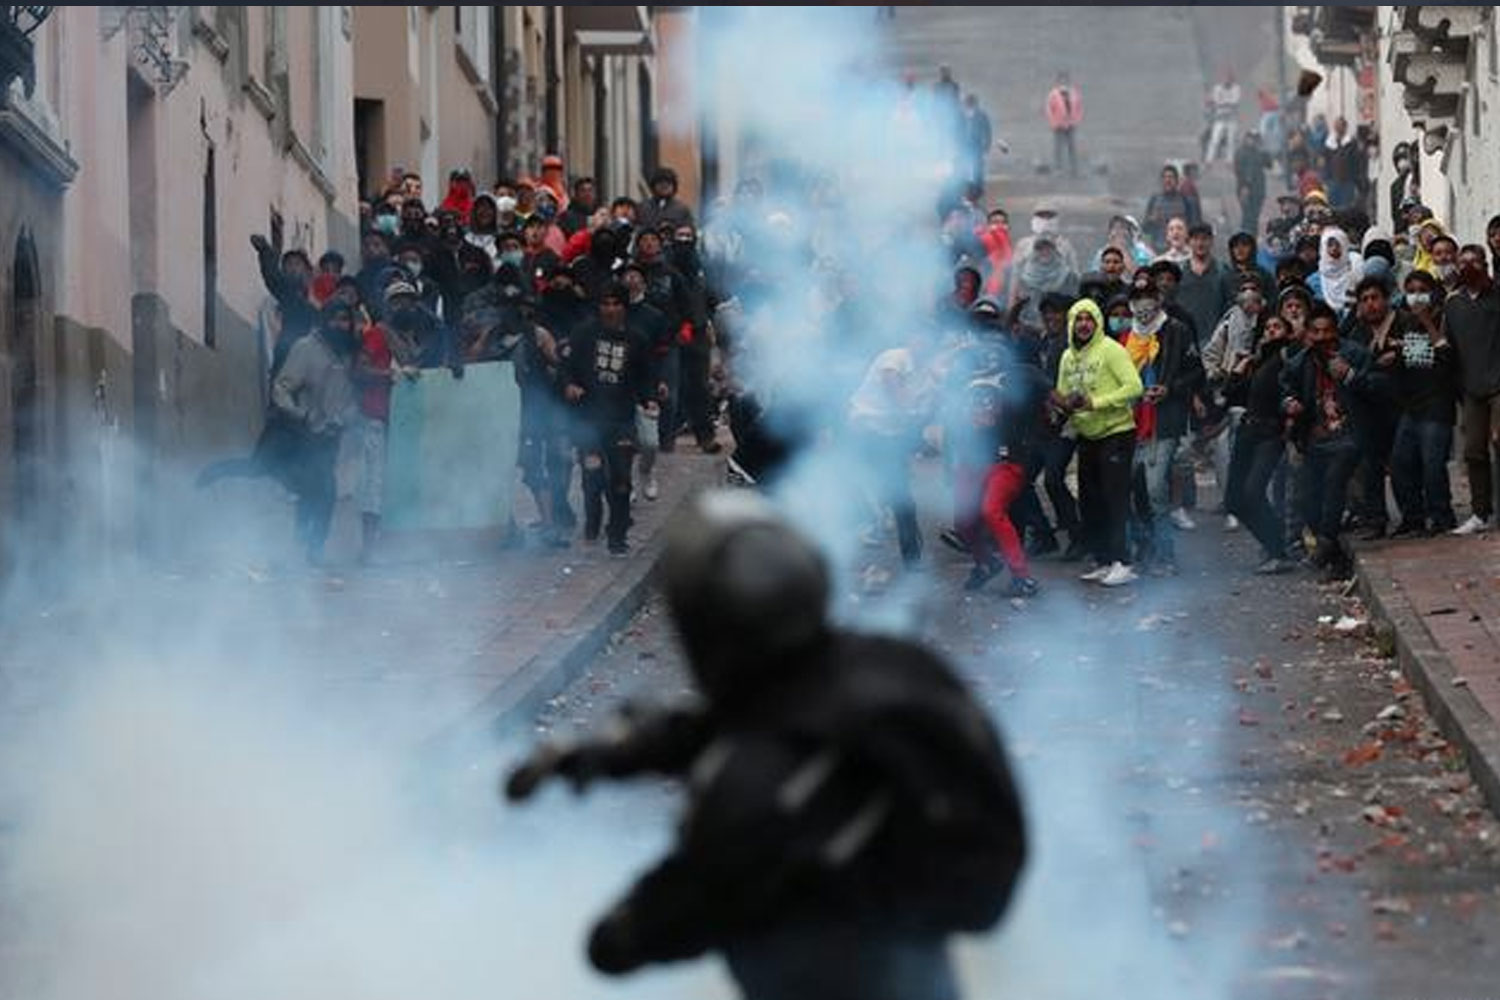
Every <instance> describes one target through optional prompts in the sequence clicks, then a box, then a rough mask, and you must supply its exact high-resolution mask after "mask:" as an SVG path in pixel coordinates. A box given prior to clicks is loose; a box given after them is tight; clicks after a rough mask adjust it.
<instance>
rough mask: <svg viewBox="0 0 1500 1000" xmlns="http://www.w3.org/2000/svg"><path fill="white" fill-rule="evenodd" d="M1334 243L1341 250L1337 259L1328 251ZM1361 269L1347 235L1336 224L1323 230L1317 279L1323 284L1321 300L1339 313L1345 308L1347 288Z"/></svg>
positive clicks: (1355, 279) (1351, 285) (1346, 306)
mask: <svg viewBox="0 0 1500 1000" xmlns="http://www.w3.org/2000/svg"><path fill="white" fill-rule="evenodd" d="M1334 243H1337V244H1338V245H1339V249H1340V250H1342V251H1343V253H1342V254H1341V255H1340V256H1339V259H1338V260H1334V259H1333V258H1332V257H1331V256H1329V253H1328V248H1329V246H1330V245H1331V244H1334ZM1361 270H1362V268H1361V261H1360V257H1359V254H1357V253H1355V252H1354V251H1352V250H1350V249H1349V237H1348V236H1346V235H1345V234H1344V231H1343V230H1342V229H1340V228H1339V227H1337V226H1329V227H1328V228H1327V229H1325V230H1323V236H1322V240H1321V242H1320V244H1319V247H1318V280H1319V281H1321V282H1322V285H1323V301H1324V302H1326V303H1328V304H1329V305H1330V306H1332V307H1333V308H1334V309H1335V310H1337V311H1338V312H1340V313H1342V312H1343V311H1344V310H1345V309H1347V308H1348V305H1349V303H1348V294H1349V289H1351V288H1353V287H1354V283H1355V282H1356V281H1358V280H1359V274H1360V273H1361Z"/></svg>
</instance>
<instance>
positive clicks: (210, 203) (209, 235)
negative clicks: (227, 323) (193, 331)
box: [203, 143, 219, 347]
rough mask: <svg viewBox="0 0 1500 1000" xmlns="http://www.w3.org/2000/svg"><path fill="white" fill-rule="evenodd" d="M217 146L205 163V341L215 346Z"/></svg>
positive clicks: (216, 303)
mask: <svg viewBox="0 0 1500 1000" xmlns="http://www.w3.org/2000/svg"><path fill="white" fill-rule="evenodd" d="M217 189H218V178H217V177H216V176H215V164H214V147H213V143H209V146H208V158H207V161H206V162H205V163H204V165H203V344H204V346H205V347H213V346H214V344H215V342H216V341H217V340H218V332H219V322H218V320H219V308H218V307H219V204H218V191H217Z"/></svg>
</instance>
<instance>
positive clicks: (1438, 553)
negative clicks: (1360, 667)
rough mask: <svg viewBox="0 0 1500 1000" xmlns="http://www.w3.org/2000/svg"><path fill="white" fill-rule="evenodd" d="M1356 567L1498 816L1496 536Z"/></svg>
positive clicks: (1400, 550) (1398, 552)
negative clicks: (1496, 809)
mask: <svg viewBox="0 0 1500 1000" xmlns="http://www.w3.org/2000/svg"><path fill="white" fill-rule="evenodd" d="M1355 567H1356V575H1357V578H1358V581H1359V584H1360V588H1361V590H1362V592H1363V594H1364V596H1365V598H1366V600H1367V602H1368V603H1369V606H1370V608H1371V610H1372V611H1373V612H1374V614H1375V615H1376V616H1377V617H1379V618H1381V619H1383V620H1384V621H1385V622H1387V623H1388V624H1389V625H1390V626H1391V628H1392V629H1393V631H1394V634H1395V640H1396V649H1397V653H1398V655H1399V656H1400V658H1401V663H1402V666H1403V667H1404V668H1405V669H1406V670H1407V672H1408V673H1409V674H1410V676H1411V678H1412V681H1413V683H1414V684H1415V685H1416V686H1417V687H1418V688H1419V689H1420V690H1421V691H1422V693H1423V694H1424V695H1425V696H1426V698H1427V703H1428V705H1429V706H1430V707H1431V709H1432V713H1433V716H1434V717H1435V718H1436V719H1437V721H1438V724H1439V725H1440V726H1442V728H1443V729H1444V731H1445V735H1446V736H1447V737H1448V738H1449V739H1450V740H1452V741H1453V742H1454V743H1456V744H1457V745H1459V746H1461V747H1462V748H1463V749H1464V752H1465V754H1466V755H1467V756H1468V759H1469V765H1470V767H1471V768H1472V769H1473V773H1474V777H1475V779H1476V780H1477V781H1478V782H1479V783H1480V785H1481V787H1482V788H1483V789H1484V792H1485V795H1486V797H1487V798H1488V799H1489V802H1490V805H1491V807H1492V808H1497V807H1500V721H1497V720H1500V536H1497V535H1494V534H1490V535H1484V536H1479V537H1473V538H1452V537H1440V538H1431V539H1424V540H1420V541H1408V542H1383V543H1379V544H1374V545H1368V546H1361V547H1360V548H1359V550H1358V553H1357V555H1356V560H1355Z"/></svg>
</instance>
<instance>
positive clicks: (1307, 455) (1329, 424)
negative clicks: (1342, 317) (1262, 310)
mask: <svg viewBox="0 0 1500 1000" xmlns="http://www.w3.org/2000/svg"><path fill="white" fill-rule="evenodd" d="M1369 367H1370V355H1369V352H1368V351H1366V350H1365V349H1364V347H1362V346H1361V345H1359V344H1357V343H1355V342H1354V341H1351V340H1344V341H1340V339H1339V317H1338V313H1336V312H1334V310H1333V308H1332V307H1331V306H1329V305H1328V304H1327V303H1326V302H1317V303H1314V305H1313V307H1312V310H1311V312H1310V314H1309V318H1308V338H1307V346H1306V347H1305V348H1304V349H1303V350H1301V351H1300V352H1298V353H1297V354H1295V355H1293V356H1292V357H1290V358H1288V360H1287V363H1286V367H1285V368H1284V369H1283V371H1282V379H1281V382H1282V392H1283V399H1282V412H1284V413H1285V414H1286V415H1287V416H1288V417H1289V418H1291V422H1292V435H1293V437H1294V439H1295V440H1297V441H1298V442H1299V444H1300V447H1301V449H1302V454H1303V462H1302V474H1301V480H1302V481H1301V487H1300V490H1299V493H1300V494H1301V498H1302V504H1303V508H1304V509H1303V517H1304V518H1305V519H1306V521H1307V524H1308V526H1309V527H1310V528H1311V529H1312V531H1313V534H1314V536H1315V539H1316V544H1315V550H1314V553H1313V556H1312V565H1313V566H1315V567H1317V568H1320V569H1325V570H1327V571H1328V574H1329V576H1330V578H1333V579H1344V578H1346V577H1347V576H1348V574H1349V573H1350V571H1351V570H1352V568H1353V567H1352V564H1351V562H1350V557H1349V553H1348V552H1347V550H1345V549H1344V547H1343V545H1342V543H1341V542H1340V541H1339V532H1340V531H1341V529H1342V527H1343V523H1344V508H1345V504H1346V502H1347V500H1348V496H1349V483H1350V482H1351V480H1352V479H1353V478H1354V470H1355V467H1356V466H1357V465H1358V464H1359V455H1360V449H1359V441H1358V437H1357V428H1356V426H1355V420H1356V417H1357V414H1358V413H1359V412H1360V410H1361V405H1360V403H1361V399H1360V394H1361V393H1362V392H1363V390H1364V384H1365V380H1366V378H1367V376H1368V372H1369Z"/></svg>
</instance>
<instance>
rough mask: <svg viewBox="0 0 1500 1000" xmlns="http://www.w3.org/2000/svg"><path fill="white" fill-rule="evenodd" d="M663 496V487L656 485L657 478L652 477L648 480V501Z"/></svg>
mask: <svg viewBox="0 0 1500 1000" xmlns="http://www.w3.org/2000/svg"><path fill="white" fill-rule="evenodd" d="M660 496H661V487H660V486H658V485H656V477H655V476H652V477H651V478H650V479H648V480H646V499H647V500H655V499H657V498H658V497H660Z"/></svg>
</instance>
